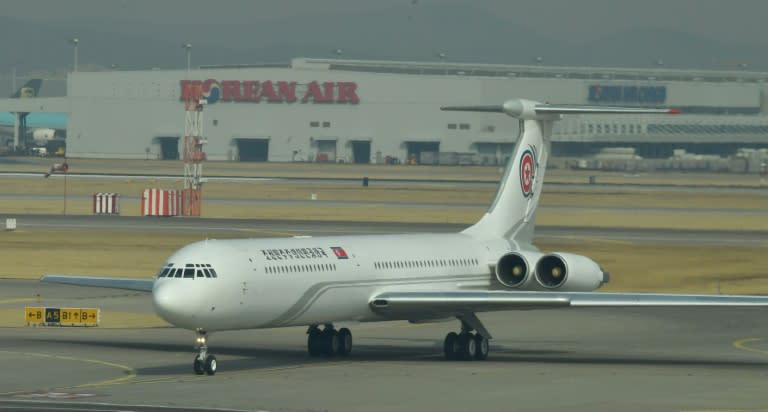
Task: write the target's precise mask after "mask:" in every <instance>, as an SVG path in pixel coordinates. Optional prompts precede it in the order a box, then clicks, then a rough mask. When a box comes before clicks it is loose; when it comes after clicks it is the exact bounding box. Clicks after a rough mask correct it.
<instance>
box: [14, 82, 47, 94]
mask: <svg viewBox="0 0 768 412" xmlns="http://www.w3.org/2000/svg"><path fill="white" fill-rule="evenodd" d="M42 84H43V79H29V80H28V81H27V82H26V83H24V85H23V86H21V87H20V88H19V90H16V93H14V94H12V95H11V98H13V99H19V98H26V97H37V95H38V93H40V86H41V85H42Z"/></svg>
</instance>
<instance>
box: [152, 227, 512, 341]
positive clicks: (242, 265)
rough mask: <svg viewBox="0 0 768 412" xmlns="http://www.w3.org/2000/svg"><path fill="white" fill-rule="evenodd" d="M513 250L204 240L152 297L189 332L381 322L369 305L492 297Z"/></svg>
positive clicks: (391, 242)
mask: <svg viewBox="0 0 768 412" xmlns="http://www.w3.org/2000/svg"><path fill="white" fill-rule="evenodd" d="M509 250H511V247H510V244H509V243H508V242H507V241H505V240H502V239H499V240H497V241H479V240H477V239H475V238H473V237H470V236H467V235H464V234H460V233H459V234H432V235H388V236H342V237H314V238H313V237H307V238H288V239H238V240H205V241H201V242H197V243H193V244H191V245H188V246H186V247H184V248H182V249H180V250H179V251H178V252H176V253H175V254H173V255H172V256H171V257H170V258H169V259H168V261H167V264H168V265H173V266H171V267H170V270H166V269H169V267H168V266H167V265H166V267H165V268H164V269H163V271H162V272H161V273H160V275H163V272H170V271H171V270H173V269H174V268H178V269H177V270H175V271H174V272H175V274H176V276H178V277H170V276H174V275H173V274H171V275H170V276H167V275H166V276H162V277H158V278H157V280H156V281H155V285H154V290H153V296H154V299H155V302H156V309H157V311H158V313H159V314H160V316H162V317H163V318H164V319H165V320H167V321H168V322H170V323H172V324H174V325H176V326H180V327H183V328H187V329H198V328H199V329H205V330H208V331H215V330H230V329H250V328H270V327H280V326H296V325H311V324H323V323H331V322H334V321H340V320H347V321H363V322H365V321H375V320H382V319H381V317H380V316H379V315H377V314H376V313H375V312H373V311H372V310H371V308H370V306H369V303H370V298H371V297H372V296H376V295H378V294H380V293H383V292H386V291H389V290H398V291H407V290H415V291H426V290H443V291H444V290H462V289H483V290H487V289H489V288H490V287H491V283H492V281H493V279H494V276H493V273H492V271H491V267H490V266H489V265H493V264H495V259H497V258H498V256H500V255H502V254H504V253H506V252H507V251H509ZM188 265H192V266H188ZM195 265H197V266H195ZM207 265H210V268H211V269H213V270H214V272H213V273H215V276H216V277H212V276H211V277H206V274H205V272H206V269H207V268H208V266H207ZM182 268H183V269H192V268H194V270H188V271H187V273H186V275H187V277H184V276H185V275H184V273H183V269H182ZM208 271H209V272H210V269H208ZM192 272H194V276H192ZM429 316H430V315H429V313H425V315H424V319H419V320H425V319H428V318H429ZM414 320H416V319H414Z"/></svg>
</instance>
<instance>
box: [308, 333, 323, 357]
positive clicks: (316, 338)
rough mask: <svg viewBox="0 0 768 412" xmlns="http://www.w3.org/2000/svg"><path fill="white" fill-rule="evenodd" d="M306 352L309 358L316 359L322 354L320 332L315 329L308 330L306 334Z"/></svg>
mask: <svg viewBox="0 0 768 412" xmlns="http://www.w3.org/2000/svg"><path fill="white" fill-rule="evenodd" d="M307 335H308V336H307V352H309V356H312V357H317V356H320V355H322V354H323V345H322V342H321V337H322V336H323V334H322V332H320V331H319V330H318V329H317V328H315V329H310V331H309V332H307Z"/></svg>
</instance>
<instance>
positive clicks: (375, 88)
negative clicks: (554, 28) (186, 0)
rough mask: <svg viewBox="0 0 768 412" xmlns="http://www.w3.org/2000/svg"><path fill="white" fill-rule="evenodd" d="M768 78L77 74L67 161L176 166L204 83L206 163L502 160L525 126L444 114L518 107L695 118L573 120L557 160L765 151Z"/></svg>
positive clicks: (323, 71)
mask: <svg viewBox="0 0 768 412" xmlns="http://www.w3.org/2000/svg"><path fill="white" fill-rule="evenodd" d="M766 80H768V73H757V72H746V71H723V72H720V71H703V70H702V71H692V70H673V69H665V68H661V67H659V68H646V69H620V68H603V69H601V68H584V67H579V68H576V67H545V66H538V65H536V66H520V65H485V64H458V63H448V62H435V63H419V62H385V61H363V60H336V59H308V58H296V59H293V60H292V61H291V62H290V63H289V64H283V65H248V66H216V67H199V68H193V69H192V70H189V71H187V70H148V71H104V72H75V73H70V74H69V75H68V78H67V96H66V99H65V100H66V103H65V105H66V111H67V112H68V114H69V119H68V126H67V133H66V136H67V137H66V146H67V155H68V156H70V157H90V158H136V159H145V158H151V159H168V160H175V159H178V158H179V156H180V150H182V148H181V145H182V142H183V134H184V121H185V113H184V110H185V98H186V97H189V96H190V93H191V91H192V90H194V89H195V88H197V87H199V88H200V89H201V90H202V94H203V97H204V98H205V100H206V105H205V106H204V109H203V112H204V122H203V127H204V128H203V131H202V135H203V136H204V137H205V138H206V140H207V144H206V145H205V149H204V150H205V152H206V155H207V159H209V160H225V161H240V162H264V161H277V162H296V161H312V162H318V161H319V162H344V163H377V164H381V163H394V162H402V163H406V162H407V163H421V164H457V163H458V164H483V165H495V164H500V163H501V162H503V161H504V160H505V157H506V156H507V154H508V153H510V152H511V151H512V147H513V145H514V142H515V139H516V137H517V135H518V133H519V129H518V123H517V122H516V121H515V120H514V119H512V118H509V117H506V116H502V115H499V114H487V113H467V112H442V111H440V110H439V108H440V106H443V105H470V104H496V103H501V102H504V101H505V100H508V99H510V98H518V97H520V98H528V99H533V100H539V101H543V102H553V103H571V104H592V105H619V106H652V107H675V108H680V109H682V111H683V113H684V115H680V116H607V117H601V116H596V115H590V116H587V115H580V116H576V115H574V116H567V117H565V118H564V120H563V121H561V122H558V123H557V124H556V127H555V130H554V131H553V154H554V155H555V156H574V157H576V156H590V155H593V154H595V153H597V152H599V151H600V150H602V149H605V148H615V147H632V148H634V149H635V152H634V153H636V154H637V155H639V156H642V157H644V158H666V157H669V156H672V154H673V152H674V151H675V150H677V151H679V150H680V149H684V150H686V151H688V152H692V153H699V154H718V155H723V156H727V155H730V154H733V153H735V152H736V150H737V149H738V148H744V147H747V148H766V147H768V102H767V101H766V96H768V94H767V93H768V86H766ZM4 101H5V102H9V99H7V100H4ZM8 104H11V103H7V104H5V105H6V106H7V105H8Z"/></svg>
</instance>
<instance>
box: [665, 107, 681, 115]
mask: <svg viewBox="0 0 768 412" xmlns="http://www.w3.org/2000/svg"><path fill="white" fill-rule="evenodd" d="M667 113H669V114H682V113H683V111H682V110H680V109H678V108H671V109H669V110H667Z"/></svg>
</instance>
